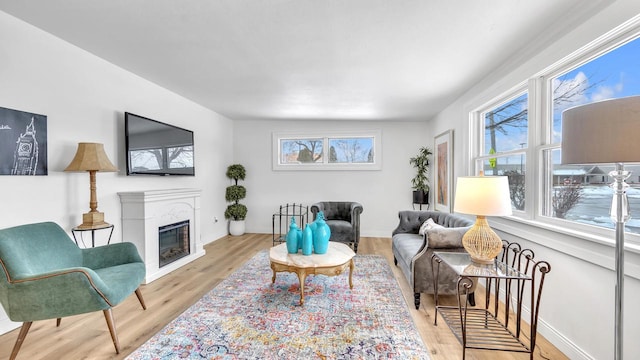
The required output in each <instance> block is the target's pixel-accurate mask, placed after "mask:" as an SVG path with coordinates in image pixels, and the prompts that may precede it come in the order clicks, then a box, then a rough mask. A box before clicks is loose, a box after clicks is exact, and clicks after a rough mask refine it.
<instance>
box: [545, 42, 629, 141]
mask: <svg viewBox="0 0 640 360" xmlns="http://www.w3.org/2000/svg"><path fill="white" fill-rule="evenodd" d="M639 63H640V38H639V39H635V40H633V41H631V42H629V43H627V44H625V45H623V46H621V47H618V48H616V49H614V50H612V51H610V52H608V53H606V54H604V55H602V56H600V57H598V58H595V59H593V60H591V61H589V62H588V63H586V64H584V65H582V66H580V67H578V68H576V69H574V70H572V71H569V72H567V73H564V74H563V75H560V76H558V77H556V78H554V79H553V80H552V84H551V86H552V88H553V134H552V136H551V137H552V142H553V143H558V142H560V140H561V138H562V111H564V110H566V109H568V108H570V107H574V106H578V105H584V104H589V103H592V102H595V101H600V100H606V99H616V98H621V97H625V96H631V95H638V94H640V66H638V64H639Z"/></svg>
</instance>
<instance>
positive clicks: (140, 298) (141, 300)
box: [136, 288, 147, 310]
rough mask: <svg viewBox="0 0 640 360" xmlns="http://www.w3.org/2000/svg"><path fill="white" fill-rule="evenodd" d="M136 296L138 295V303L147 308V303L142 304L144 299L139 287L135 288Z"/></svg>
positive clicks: (144, 308)
mask: <svg viewBox="0 0 640 360" xmlns="http://www.w3.org/2000/svg"><path fill="white" fill-rule="evenodd" d="M136 296H137V297H138V301H140V305H142V309H143V310H147V305H145V304H144V299H143V298H142V292H141V291H140V288H137V289H136Z"/></svg>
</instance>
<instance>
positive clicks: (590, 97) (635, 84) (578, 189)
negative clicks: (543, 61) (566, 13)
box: [472, 24, 640, 234]
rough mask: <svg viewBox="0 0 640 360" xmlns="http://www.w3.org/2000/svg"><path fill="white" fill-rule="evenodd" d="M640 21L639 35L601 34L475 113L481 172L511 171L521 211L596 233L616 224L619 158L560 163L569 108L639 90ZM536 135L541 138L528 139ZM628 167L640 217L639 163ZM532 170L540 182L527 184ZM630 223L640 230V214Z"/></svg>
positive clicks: (632, 228) (631, 196)
mask: <svg viewBox="0 0 640 360" xmlns="http://www.w3.org/2000/svg"><path fill="white" fill-rule="evenodd" d="M635 26H636V29H635V30H634V33H635V35H633V36H629V35H628V34H630V33H632V32H631V31H629V32H626V33H625V34H627V35H626V38H614V36H613V35H610V36H609V37H608V39H605V38H603V39H601V40H598V41H597V43H594V44H590V46H588V47H586V48H585V50H583V51H582V53H580V54H576V56H573V57H571V60H567V61H564V62H563V63H560V64H556V65H555V66H552V67H550V69H551V70H549V71H548V72H546V73H544V74H538V75H536V76H535V78H532V79H530V80H529V82H528V84H529V85H528V87H523V88H521V89H519V90H516V91H512V92H510V93H509V94H506V95H504V96H503V97H500V99H499V100H497V101H493V102H491V103H489V104H487V105H485V106H484V107H480V108H479V109H478V110H476V111H474V112H473V113H472V118H473V119H474V121H475V126H474V129H475V130H474V131H475V135H474V137H473V138H474V139H475V141H476V144H474V145H475V146H474V147H473V148H474V149H476V150H475V153H474V155H473V156H474V159H473V160H474V164H475V171H476V172H479V171H480V170H482V171H484V173H485V174H489V175H491V174H493V175H507V176H509V183H510V187H511V199H512V205H513V208H514V210H521V211H522V212H517V211H516V212H514V214H515V215H516V216H521V217H523V218H530V219H536V220H538V221H542V222H552V223H557V222H558V221H561V222H562V224H563V225H566V226H567V227H569V228H571V227H573V228H575V229H576V230H583V231H590V232H594V233H598V232H603V233H604V231H606V229H613V228H614V223H613V221H612V220H611V219H610V217H609V210H610V207H611V199H612V196H613V191H612V190H611V189H610V188H609V184H610V183H611V182H612V179H611V178H610V177H609V176H608V173H609V171H611V170H613V168H614V164H605V165H598V166H578V165H561V164H560V152H561V143H560V140H561V137H562V112H563V111H564V110H566V109H568V108H570V107H574V106H579V105H584V104H588V103H591V102H595V101H599V100H606V99H615V98H620V97H626V96H632V95H639V94H640V66H638V64H640V38H638V37H639V36H640V24H636V25H635ZM536 97H539V98H536ZM530 114H536V116H529V115H530ZM639 121H640V120H639ZM531 132H533V134H532V133H531ZM529 139H535V140H529ZM529 142H534V143H535V144H537V145H536V146H528V143H529ZM527 159H528V161H527ZM626 168H627V169H628V170H631V171H632V174H633V175H632V177H630V178H629V179H628V180H627V183H628V184H629V185H630V188H629V189H628V191H627V195H628V198H629V203H630V207H631V213H632V214H639V215H638V216H637V217H636V219H640V165H636V166H634V165H628V166H626ZM527 172H528V173H529V174H532V175H533V174H535V176H530V177H529V178H527V181H526V184H535V186H528V187H525V178H526V174H527ZM532 178H535V179H532ZM534 180H535V181H534ZM529 203H531V204H534V203H535V206H528V204H529ZM525 204H527V206H525ZM534 209H537V211H536V210H534ZM534 211H536V213H534ZM585 225H589V226H592V227H585ZM625 225H626V231H627V232H630V233H635V234H640V220H633V218H632V220H630V221H628V222H627V223H626V224H625ZM586 229H590V230H586ZM598 229H600V230H598Z"/></svg>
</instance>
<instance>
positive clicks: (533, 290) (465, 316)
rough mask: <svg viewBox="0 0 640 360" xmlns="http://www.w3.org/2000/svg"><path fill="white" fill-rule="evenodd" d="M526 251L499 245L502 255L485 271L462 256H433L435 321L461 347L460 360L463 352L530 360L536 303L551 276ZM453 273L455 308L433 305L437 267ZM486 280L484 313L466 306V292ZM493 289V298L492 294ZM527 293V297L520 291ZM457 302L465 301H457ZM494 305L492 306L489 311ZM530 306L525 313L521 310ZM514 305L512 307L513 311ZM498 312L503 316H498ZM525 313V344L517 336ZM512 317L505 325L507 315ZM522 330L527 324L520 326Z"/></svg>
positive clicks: (547, 268) (520, 334) (544, 264)
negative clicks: (524, 355) (512, 355)
mask: <svg viewBox="0 0 640 360" xmlns="http://www.w3.org/2000/svg"><path fill="white" fill-rule="evenodd" d="M533 258H534V253H533V251H531V250H530V249H521V247H520V245H519V244H517V243H509V242H506V241H504V242H503V251H502V253H501V255H500V256H498V259H499V260H498V259H497V260H495V261H494V263H493V264H490V265H482V264H477V263H474V262H472V261H471V257H470V256H469V254H467V253H451V252H435V253H434V254H433V256H432V257H431V266H432V270H433V273H434V289H435V294H434V296H435V305H436V306H435V320H434V324H435V325H438V314H440V316H442V318H443V320H444V321H445V323H446V324H447V325H448V326H449V328H450V329H451V331H452V332H453V334H454V335H455V336H456V338H458V341H460V343H461V344H462V359H464V358H465V355H466V349H483V350H500V351H513V352H524V353H529V354H530V356H529V358H530V359H531V360H533V352H534V350H535V345H536V336H537V331H538V330H537V329H538V314H539V309H540V298H541V296H542V286H543V284H544V278H545V275H546V274H547V273H548V272H549V271H550V270H551V265H549V263H548V262H546V261H538V262H536V261H534V260H533ZM441 264H444V265H445V266H448V267H450V268H451V269H453V270H454V271H455V272H456V274H458V289H460V290H462V292H461V295H462V294H464V295H465V296H464V297H462V296H459V297H458V306H440V305H439V304H438V275H439V269H440V265H441ZM480 279H484V280H485V283H486V284H485V285H486V286H485V288H486V297H485V298H486V300H485V304H484V308H472V307H471V306H470V305H469V302H468V300H466V299H468V297H467V295H468V291H469V289H471V287H472V284H473V282H475V281H478V280H480ZM492 288H493V297H492V296H491V294H492ZM527 288H529V291H525V289H527ZM461 299H465V300H464V301H462V300H461ZM492 299H493V306H490V304H491V300H492ZM527 300H528V301H529V302H528V304H529V308H528V309H524V306H523V304H525V303H527ZM512 302H513V305H512ZM500 310H502V311H500ZM525 310H526V312H528V313H530V317H529V330H530V331H529V334H528V336H529V339H528V340H527V338H526V336H525V335H524V334H523V331H522V325H523V324H522V320H523V312H525ZM512 313H513V315H514V317H513V319H514V320H515V321H513V323H512V324H511V326H510V324H509V318H510V317H509V315H510V314H512ZM525 325H526V324H525Z"/></svg>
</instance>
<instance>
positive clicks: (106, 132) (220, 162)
mask: <svg viewBox="0 0 640 360" xmlns="http://www.w3.org/2000/svg"><path fill="white" fill-rule="evenodd" d="M0 44H2V46H0V107H5V108H10V109H16V110H21V111H27V112H32V113H38V114H44V115H46V116H47V130H48V138H47V142H48V144H47V146H48V155H49V156H48V173H49V174H48V176H31V177H29V176H1V177H0V188H2V192H1V197H0V199H1V200H0V201H1V204H2V209H1V210H0V211H1V216H0V228H5V227H9V226H14V225H19V224H25V223H29V222H38V221H54V222H56V223H58V224H60V225H61V226H62V227H63V228H65V229H66V230H70V229H71V228H72V227H73V226H76V225H78V224H80V223H81V222H82V213H84V212H87V211H88V210H89V175H88V174H86V173H64V172H63V171H62V170H63V169H64V168H65V167H66V166H67V165H68V163H69V162H70V161H71V159H72V158H73V156H74V154H75V150H76V147H77V143H78V142H100V143H104V145H105V150H106V152H107V155H108V156H109V158H110V159H111V161H112V162H113V163H114V164H115V165H116V166H117V167H118V168H119V169H120V172H118V173H98V174H97V188H98V189H97V194H98V205H99V206H98V209H99V210H100V211H103V212H104V213H105V220H106V221H108V222H110V223H113V224H115V229H116V230H115V231H114V234H113V237H112V241H115V242H119V241H122V240H123V239H122V236H121V229H122V227H121V226H120V224H121V215H120V214H121V210H120V201H119V198H118V195H117V193H118V192H119V191H134V190H148V189H170V188H198V189H201V190H202V208H201V214H202V224H200V226H201V234H202V240H203V242H204V243H207V242H210V241H213V240H215V239H217V238H220V237H222V236H224V235H226V226H225V222H224V221H222V220H223V213H224V209H225V207H226V203H225V200H224V188H225V187H226V186H227V184H226V179H225V177H224V172H225V170H226V166H227V165H228V163H229V162H230V161H231V160H230V159H232V158H233V152H232V151H233V148H232V144H231V141H232V132H233V128H232V122H231V121H230V120H229V119H226V118H224V117H222V116H220V115H218V114H216V113H214V112H212V111H210V110H208V109H206V108H203V107H202V106H199V105H197V104H195V103H193V102H191V101H189V100H186V99H184V98H182V97H180V96H178V95H176V94H174V93H171V92H170V91H167V90H165V89H163V88H161V87H159V86H157V85H155V84H153V83H150V82H148V81H146V80H144V79H142V78H140V77H138V76H136V75H134V74H131V73H128V72H126V71H124V70H122V69H120V68H118V67H116V66H113V65H111V64H109V63H107V62H105V61H104V60H101V59H99V58H97V57H95V56H93V55H92V54H89V53H87V52H85V51H83V50H81V49H78V48H76V47H74V46H72V45H70V44H68V43H65V42H63V41H60V40H59V39H57V38H55V37H53V36H51V35H49V34H47V33H45V32H42V31H40V30H38V29H36V28H34V27H32V26H30V25H28V24H26V23H24V22H22V21H20V20H17V19H15V18H13V17H11V16H9V15H7V14H5V13H3V12H0ZM124 111H130V112H133V113H136V114H139V115H142V116H146V117H149V118H152V119H156V120H159V121H164V122H168V123H171V124H174V125H177V126H181V127H184V128H187V129H190V130H193V131H194V133H195V161H196V176H195V177H152V176H138V177H130V176H129V177H128V176H126V175H125V166H126V163H125V154H124V115H123V113H124ZM0 121H1V120H0ZM11 156H13V155H11ZM214 216H217V217H218V218H219V219H222V220H221V221H220V222H218V223H217V224H214V222H213V217H214ZM124 240H127V239H124ZM105 241H106V239H102V238H100V237H99V238H98V244H101V243H104V242H105ZM0 311H1V310H0ZM3 321H6V317H5V316H4V313H1V314H0V333H1V332H4V331H6V329H7V326H8V327H11V325H6V324H5V325H4V326H3V324H4V322H3Z"/></svg>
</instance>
